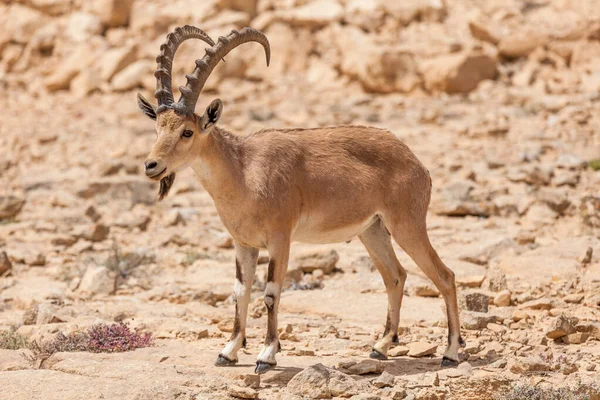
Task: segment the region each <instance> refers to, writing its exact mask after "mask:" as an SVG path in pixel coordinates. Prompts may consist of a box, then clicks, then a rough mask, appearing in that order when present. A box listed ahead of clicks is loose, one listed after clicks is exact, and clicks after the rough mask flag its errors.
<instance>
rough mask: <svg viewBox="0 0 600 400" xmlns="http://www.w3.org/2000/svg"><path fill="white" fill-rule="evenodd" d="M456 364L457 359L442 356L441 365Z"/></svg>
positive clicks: (450, 365) (452, 365) (449, 365)
mask: <svg viewBox="0 0 600 400" xmlns="http://www.w3.org/2000/svg"><path fill="white" fill-rule="evenodd" d="M456 366H458V361H455V360H453V359H451V358H448V357H446V356H444V357H443V358H442V367H456Z"/></svg>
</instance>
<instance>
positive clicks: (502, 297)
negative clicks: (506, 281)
mask: <svg viewBox="0 0 600 400" xmlns="http://www.w3.org/2000/svg"><path fill="white" fill-rule="evenodd" d="M510 301H511V292H510V290H508V289H505V290H503V291H501V292H500V293H498V294H496V296H494V305H495V306H496V307H508V306H510Z"/></svg>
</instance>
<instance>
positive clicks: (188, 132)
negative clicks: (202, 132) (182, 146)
mask: <svg viewBox="0 0 600 400" xmlns="http://www.w3.org/2000/svg"><path fill="white" fill-rule="evenodd" d="M193 134H194V131H190V130H189V129H186V130H185V131H183V133H182V134H181V136H183V137H192V135H193Z"/></svg>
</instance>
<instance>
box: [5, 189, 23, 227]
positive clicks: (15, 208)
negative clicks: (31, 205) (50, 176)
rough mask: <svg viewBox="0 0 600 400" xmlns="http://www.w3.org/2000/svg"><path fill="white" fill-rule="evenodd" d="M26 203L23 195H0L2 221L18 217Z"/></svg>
mask: <svg viewBox="0 0 600 400" xmlns="http://www.w3.org/2000/svg"><path fill="white" fill-rule="evenodd" d="M24 205H25V199H24V198H22V197H18V196H14V195H7V196H0V221H2V220H5V219H11V218H14V217H16V216H17V215H18V214H19V213H20V212H21V209H22V208H23V206H24Z"/></svg>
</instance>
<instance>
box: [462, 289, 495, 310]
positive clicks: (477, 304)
mask: <svg viewBox="0 0 600 400" xmlns="http://www.w3.org/2000/svg"><path fill="white" fill-rule="evenodd" d="M489 303H490V297H489V296H488V295H486V294H483V293H467V294H466V295H465V305H466V307H467V310H469V311H476V312H482V313H486V312H488V307H489Z"/></svg>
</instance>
